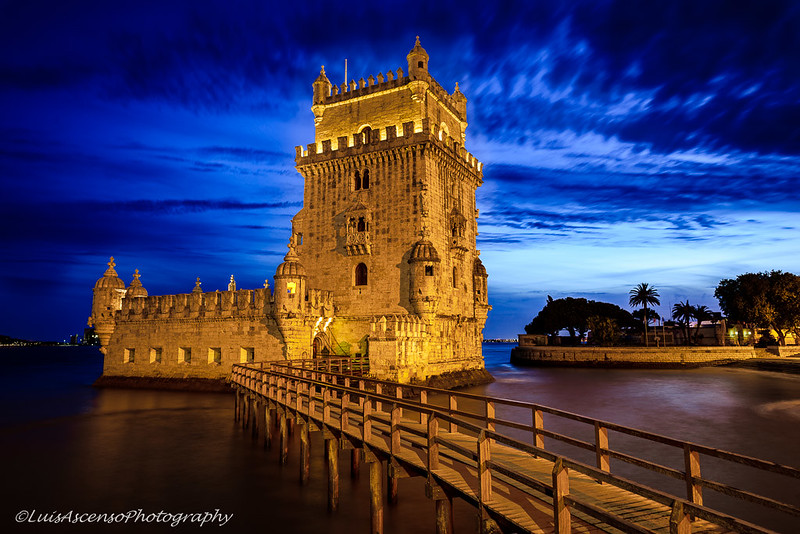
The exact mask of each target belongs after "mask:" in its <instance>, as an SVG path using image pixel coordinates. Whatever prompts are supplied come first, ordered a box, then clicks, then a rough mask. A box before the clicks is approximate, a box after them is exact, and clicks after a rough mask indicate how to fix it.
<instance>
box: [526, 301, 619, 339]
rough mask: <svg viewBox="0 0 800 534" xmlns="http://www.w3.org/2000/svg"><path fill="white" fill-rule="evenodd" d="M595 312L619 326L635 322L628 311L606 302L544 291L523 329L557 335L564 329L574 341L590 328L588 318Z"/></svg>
mask: <svg viewBox="0 0 800 534" xmlns="http://www.w3.org/2000/svg"><path fill="white" fill-rule="evenodd" d="M595 316H596V317H601V318H608V319H613V320H614V321H615V322H616V324H617V325H620V326H622V327H628V326H631V325H632V324H634V323H635V321H634V320H633V317H632V316H631V314H630V313H628V312H627V311H625V310H623V309H622V308H620V307H619V306H616V305H614V304H611V303H608V302H595V301H593V300H586V299H584V298H573V297H566V298H561V299H553V298H552V297H550V296H549V295H548V297H547V303H546V304H545V306H544V308H542V309H541V311H539V313H538V314H537V315H536V317H534V318H533V320H532V321H531V322H530V323H528V325H527V326H525V332H526V333H528V334H546V335H558V332H559V331H561V330H566V331H568V332H569V335H570V337H571V338H572V342H573V343H576V344H577V340H578V338H579V337H581V338H582V337H583V336H584V335H585V334H586V332H587V331H588V330H590V329H591V326H590V323H589V318H590V317H595Z"/></svg>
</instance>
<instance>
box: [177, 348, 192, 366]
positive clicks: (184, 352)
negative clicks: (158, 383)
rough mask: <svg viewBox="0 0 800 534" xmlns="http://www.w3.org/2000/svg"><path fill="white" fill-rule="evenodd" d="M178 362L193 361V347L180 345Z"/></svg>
mask: <svg viewBox="0 0 800 534" xmlns="http://www.w3.org/2000/svg"><path fill="white" fill-rule="evenodd" d="M178 362H184V363H191V362H192V348H191V347H180V348H178Z"/></svg>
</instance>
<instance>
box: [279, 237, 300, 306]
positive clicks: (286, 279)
mask: <svg viewBox="0 0 800 534" xmlns="http://www.w3.org/2000/svg"><path fill="white" fill-rule="evenodd" d="M288 247H289V252H287V253H286V256H284V258H283V263H281V264H280V265H278V268H277V269H276V270H275V305H276V311H277V312H278V313H287V312H288V313H293V312H299V311H302V310H303V308H305V294H306V270H305V268H303V264H302V263H300V258H299V257H298V256H297V253H296V252H295V250H294V238H292V240H291V241H289V245H288Z"/></svg>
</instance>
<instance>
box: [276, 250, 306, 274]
mask: <svg viewBox="0 0 800 534" xmlns="http://www.w3.org/2000/svg"><path fill="white" fill-rule="evenodd" d="M305 275H306V270H305V268H304V267H303V264H302V263H300V258H298V257H297V253H296V252H295V251H294V243H289V252H287V253H286V256H284V257H283V263H281V264H280V265H278V268H277V269H275V276H305Z"/></svg>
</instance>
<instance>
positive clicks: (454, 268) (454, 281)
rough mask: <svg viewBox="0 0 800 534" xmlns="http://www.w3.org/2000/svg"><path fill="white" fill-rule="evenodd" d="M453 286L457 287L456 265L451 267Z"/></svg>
mask: <svg viewBox="0 0 800 534" xmlns="http://www.w3.org/2000/svg"><path fill="white" fill-rule="evenodd" d="M453 287H458V267H453Z"/></svg>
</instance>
